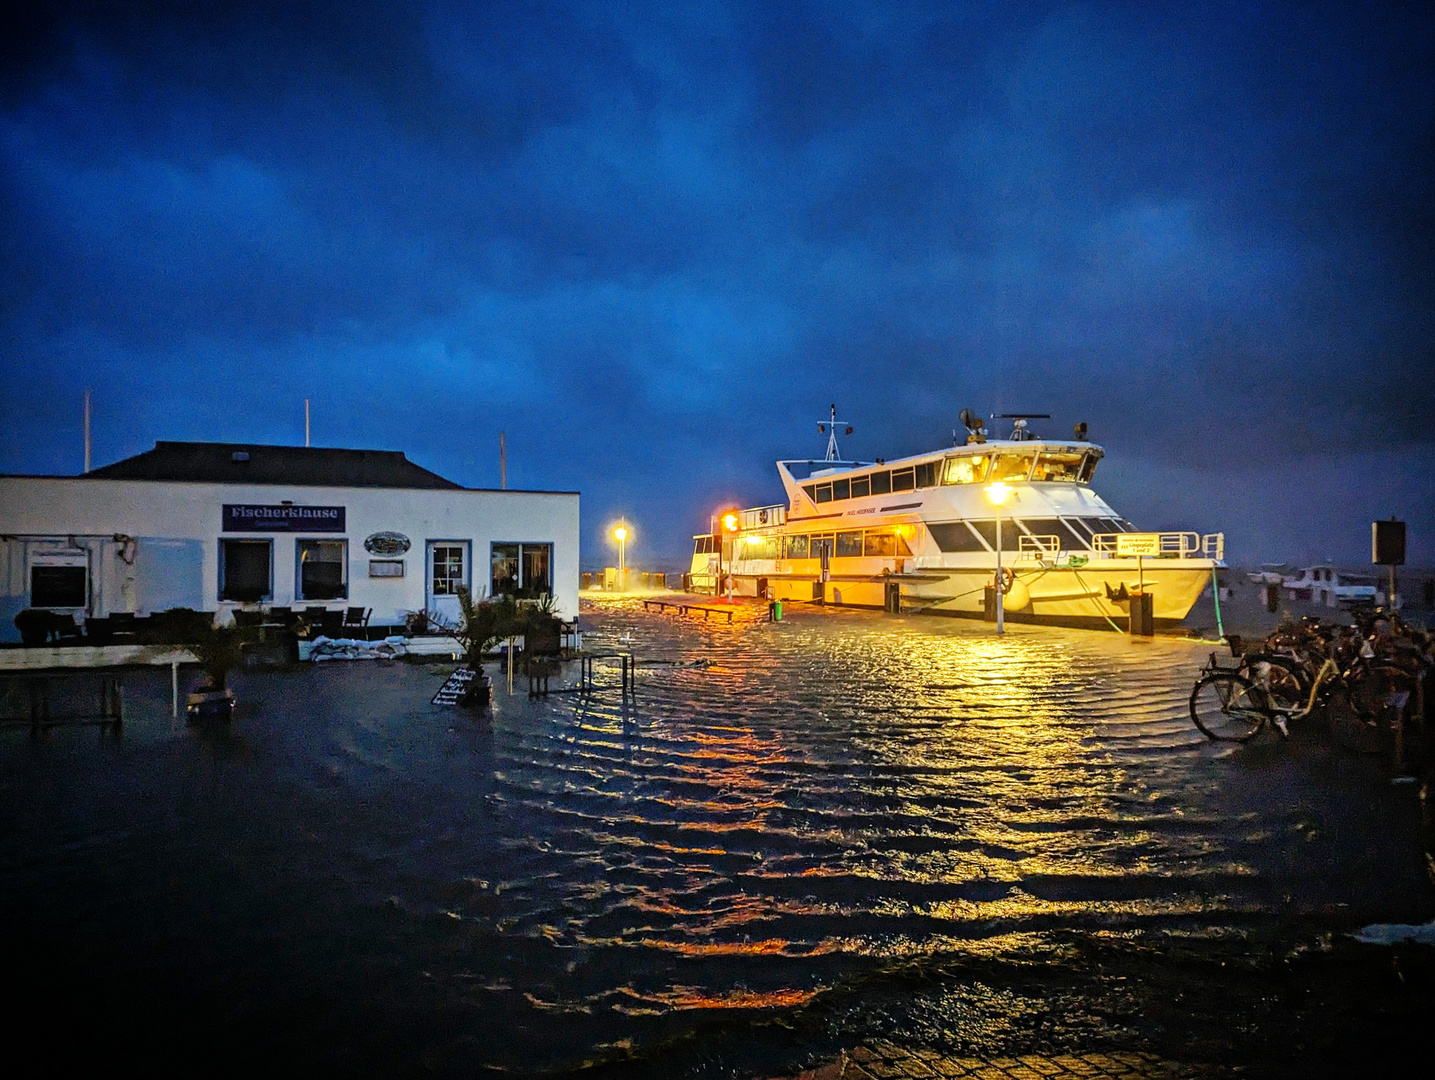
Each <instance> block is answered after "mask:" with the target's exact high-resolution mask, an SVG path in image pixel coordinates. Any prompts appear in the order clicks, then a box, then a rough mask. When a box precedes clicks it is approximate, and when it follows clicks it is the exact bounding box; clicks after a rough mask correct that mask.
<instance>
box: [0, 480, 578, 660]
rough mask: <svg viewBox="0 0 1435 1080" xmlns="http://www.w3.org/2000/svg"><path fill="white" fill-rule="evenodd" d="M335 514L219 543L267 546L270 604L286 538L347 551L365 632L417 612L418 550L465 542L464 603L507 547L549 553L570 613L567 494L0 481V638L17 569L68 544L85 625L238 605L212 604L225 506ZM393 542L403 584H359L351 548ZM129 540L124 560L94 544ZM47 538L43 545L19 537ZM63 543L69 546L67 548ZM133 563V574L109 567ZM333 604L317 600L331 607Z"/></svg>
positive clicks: (120, 548) (286, 596)
mask: <svg viewBox="0 0 1435 1080" xmlns="http://www.w3.org/2000/svg"><path fill="white" fill-rule="evenodd" d="M286 499H287V500H291V501H292V502H293V503H294V504H295V505H297V506H342V507H344V508H345V531H344V532H343V533H305V532H299V531H295V532H278V533H257V532H256V533H249V532H245V533H228V534H223V535H226V536H232V537H234V538H237V539H265V538H269V539H272V541H273V545H274V547H273V552H274V570H273V582H274V596H273V600H272V601H271V602H272V603H274V604H280V605H295V606H304V605H305V603H306V602H305V601H302V600H297V599H296V598H295V595H294V592H295V581H294V576H295V575H294V570H295V557H294V550H295V548H294V541H295V539H296V538H297V537H312V538H317V539H340V538H344V539H347V540H348V542H349V549H348V552H349V598H348V600H347V601H345V602H343V603H345V604H347V605H351V606H355V607H358V606H363V607H367V608H372V609H373V616H372V622H373V623H374V624H385V623H401V622H402V621H403V615H404V613H406V612H409V611H418V610H422V609H423V608H424V606H425V565H424V556H425V541H427V540H467V541H470V542H471V544H472V552H473V567H472V571H471V573H472V580H473V585H474V589H475V592H478V593H481V592H484V591H486V590H487V587H488V574H489V545H490V544H492V543H503V542H507V541H519V542H524V541H527V542H534V543H539V542H543V543H551V544H552V545H553V591H554V594H555V598H556V600H557V602H558V609H559V611H560V612H561V614H562V615H563V616H564V617H565V618H570V619H571V618H573V617H575V616H576V615H577V614H578V496H577V495H576V494H550V493H538V492H518V491H462V490H441V491H412V490H401V489H393V488H335V487H290V486H284V485H277V484H276V485H268V484H200V483H174V482H170V481H155V480H100V479H86V478H80V477H21V476H6V477H0V638H4V639H5V640H16V639H17V638H18V633H17V632H16V631H15V627H14V624H13V622H12V621H11V620H12V619H13V617H14V614H15V612H16V611H18V610H19V608H20V607H22V606H23V605H24V602H25V601H24V597H25V595H26V592H27V590H28V585H29V582H28V571H27V569H26V568H27V565H28V562H29V560H30V559H31V558H32V557H33V554H34V553H35V552H37V551H40V550H47V549H48V550H56V549H57V547H66V546H74V545H79V546H81V547H84V548H86V549H87V550H89V551H90V552H91V553H92V554H91V558H92V560H93V561H92V562H91V566H92V582H93V584H92V588H91V592H92V597H93V599H94V606H93V610H92V612H91V613H92V614H95V615H105V614H109V613H110V612H113V611H137V612H139V613H141V614H146V613H148V612H150V611H154V610H161V609H163V608H166V607H173V606H187V607H196V608H201V609H204V610H215V609H217V608H220V607H233V606H238V605H233V604H228V603H225V604H221V603H220V601H219V538H220V536H221V532H220V530H221V528H222V521H221V513H222V511H221V507H222V506H223V505H224V504H225V503H245V504H265V505H273V504H279V503H282V502H283V501H284V500H286ZM384 531H391V532H399V533H402V534H403V535H405V536H407V537H408V538H409V540H410V541H411V542H412V546H411V547H410V549H409V551H408V553H407V554H406V555H404V556H403V559H404V562H405V570H404V576H403V577H402V578H370V577H369V559H370V558H371V556H370V555H369V553H368V552H366V551H365V550H364V538H365V537H366V536H369V535H370V534H371V533H376V532H384ZM115 533H120V534H124V535H126V536H130V537H134V538H135V539H136V540H137V541H138V542H137V544H136V545H134V547H133V549H126V547H125V545H122V544H116V543H114V542H113V541H112V540H109V539H103V540H101V539H89V540H86V539H84V537H85V536H86V535H88V536H89V537H92V538H98V537H106V538H108V537H109V536H110V535H111V534H115ZM26 536H30V537H34V536H41V537H55V538H57V540H56V541H55V542H51V543H44V542H38V541H35V540H27V539H24V538H23V537H26ZM70 536H74V537H76V538H77V539H76V540H75V541H73V542H71V541H69V540H68V539H67V538H68V537H70ZM130 550H132V552H133V555H132V557H133V565H131V564H130V563H128V562H126V561H125V559H124V558H121V554H122V553H124V554H125V555H126V557H129V555H128V551H130ZM340 605H341V602H340V601H337V600H335V601H330V602H329V606H331V607H338V606H340Z"/></svg>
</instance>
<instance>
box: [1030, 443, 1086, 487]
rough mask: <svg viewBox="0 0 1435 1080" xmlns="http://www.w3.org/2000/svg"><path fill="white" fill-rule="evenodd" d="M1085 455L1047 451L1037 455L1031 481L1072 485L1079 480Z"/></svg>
mask: <svg viewBox="0 0 1435 1080" xmlns="http://www.w3.org/2000/svg"><path fill="white" fill-rule="evenodd" d="M1085 460H1086V454H1085V453H1083V452H1081V451H1077V452H1075V453H1072V452H1070V451H1066V450H1047V451H1044V452H1042V453H1040V454H1038V455H1037V458H1036V470H1035V471H1034V472H1033V473H1032V474H1031V478H1032V479H1033V480H1041V481H1044V482H1046V483H1062V484H1074V483H1076V482H1077V481H1078V480H1080V479H1081V465H1082V462H1084V461H1085Z"/></svg>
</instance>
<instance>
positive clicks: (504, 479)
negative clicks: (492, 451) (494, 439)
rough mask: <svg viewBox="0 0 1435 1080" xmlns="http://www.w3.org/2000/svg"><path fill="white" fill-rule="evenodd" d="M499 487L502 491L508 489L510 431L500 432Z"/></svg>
mask: <svg viewBox="0 0 1435 1080" xmlns="http://www.w3.org/2000/svg"><path fill="white" fill-rule="evenodd" d="M498 487H499V490H500V491H507V490H508V433H507V432H506V431H500V432H499V433H498Z"/></svg>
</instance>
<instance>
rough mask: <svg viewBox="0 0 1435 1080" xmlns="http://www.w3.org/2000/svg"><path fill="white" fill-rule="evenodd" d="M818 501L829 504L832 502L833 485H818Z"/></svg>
mask: <svg viewBox="0 0 1435 1080" xmlns="http://www.w3.org/2000/svg"><path fill="white" fill-rule="evenodd" d="M817 501H818V502H819V503H829V502H831V501H832V485H831V484H818V485H817Z"/></svg>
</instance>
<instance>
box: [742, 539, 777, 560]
mask: <svg viewBox="0 0 1435 1080" xmlns="http://www.w3.org/2000/svg"><path fill="white" fill-rule="evenodd" d="M778 550H779V548H778V538H777V537H776V536H744V537H743V538H742V542H741V545H740V550H739V551H738V558H739V559H776V558H778Z"/></svg>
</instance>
